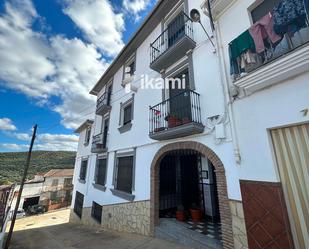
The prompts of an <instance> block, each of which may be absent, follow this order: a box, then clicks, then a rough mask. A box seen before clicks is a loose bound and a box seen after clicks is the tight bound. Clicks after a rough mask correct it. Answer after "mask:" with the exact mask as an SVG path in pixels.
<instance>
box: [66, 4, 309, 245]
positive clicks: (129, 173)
mask: <svg viewBox="0 0 309 249" xmlns="http://www.w3.org/2000/svg"><path fill="white" fill-rule="evenodd" d="M209 1H210V0H209ZM304 3H307V1H296V0H281V1H280V0H267V1H266V0H265V1H263V0H258V1H254V0H235V1H229V0H212V1H210V2H208V1H199V0H168V1H165V0H162V1H158V3H157V5H156V6H155V7H154V10H153V11H152V12H151V13H150V14H149V15H148V17H147V18H146V19H145V21H144V22H143V23H142V25H141V27H140V28H139V30H138V31H137V32H136V33H135V34H134V36H133V37H132V39H131V40H130V41H129V42H128V44H127V45H126V46H125V47H124V49H123V50H122V51H121V52H120V53H119V55H118V56H117V57H116V59H115V60H114V62H113V63H112V64H111V66H110V67H109V68H108V69H107V70H106V72H105V73H104V75H103V76H102V77H101V79H100V80H99V81H98V82H97V84H96V85H95V86H94V88H93V89H92V90H91V92H90V94H93V95H95V96H97V105H96V107H95V117H94V119H93V120H86V121H85V122H84V123H83V124H82V125H81V126H80V127H79V128H78V129H77V130H76V132H77V133H79V134H80V140H79V145H78V152H77V158H76V163H75V170H74V181H73V182H74V191H73V201H72V212H71V218H70V220H71V222H74V223H81V224H87V225H91V226H102V227H105V228H108V229H114V230H118V231H124V232H132V233H140V234H143V235H151V236H161V237H167V238H174V239H176V240H178V241H180V242H182V243H184V244H187V245H191V246H193V247H195V248H204V247H205V248H239V249H243V248H300V249H303V248H307V247H309V245H308V231H309V225H308V222H307V221H308V217H309V214H308V210H309V209H308V203H309V197H308V193H309V189H308V186H309V182H308V179H309V177H308V172H309V170H308V165H309V163H308V162H309V125H308V121H309V116H308V108H309V101H308V96H309V83H308V77H309V60H308V58H307V56H308V52H307V51H308V49H309V46H308V40H309V31H308V28H307V24H308V18H307V15H306V5H305V4H304ZM287 4H288V5H289V6H292V5H293V6H294V7H295V12H293V13H294V14H295V18H296V21H295V22H291V23H290V22H289V21H288V24H287V26H284V25H283V24H282V23H281V24H282V25H283V26H282V25H281V26H279V27H275V26H274V25H275V24H278V20H279V19H280V13H285V12H284V8H286V7H285V6H286V5H287ZM294 7H293V8H294ZM193 9H195V10H197V11H192V10H193ZM278 9H279V10H278ZM282 11H283V12H282ZM198 12H199V14H200V23H199V22H198V21H199V14H198ZM190 14H191V15H190ZM283 16H284V14H283ZM274 18H277V19H276V21H274ZM278 18H279V19H278ZM283 19H284V18H283ZM193 20H194V21H195V22H194V21H193ZM280 20H281V19H280ZM293 20H294V19H293ZM201 24H202V25H203V27H204V28H205V29H206V30H207V31H208V33H209V34H210V35H211V38H210V39H211V40H209V39H208V37H207V35H206V33H205V32H204V29H203V27H202V25H201ZM213 44H214V46H213ZM162 79H163V80H164V82H163V80H162ZM179 82H181V83H183V82H184V83H183V84H178V83H179ZM162 86H163V87H162ZM177 211H179V212H183V213H184V214H185V216H186V219H185V222H176V221H175V219H174V217H175V216H176V214H177ZM194 211H197V213H199V214H200V215H202V217H203V220H201V221H200V222H193V221H192V220H191V219H192V217H193V213H194Z"/></svg>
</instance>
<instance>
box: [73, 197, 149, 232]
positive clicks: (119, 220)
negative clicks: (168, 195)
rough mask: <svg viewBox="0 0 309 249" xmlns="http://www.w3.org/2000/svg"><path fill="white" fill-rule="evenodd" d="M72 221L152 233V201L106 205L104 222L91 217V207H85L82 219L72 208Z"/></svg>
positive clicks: (116, 229)
mask: <svg viewBox="0 0 309 249" xmlns="http://www.w3.org/2000/svg"><path fill="white" fill-rule="evenodd" d="M70 222H71V223H75V224H83V225H87V226H90V227H98V228H100V227H102V228H106V229H111V230H115V231H119V232H127V233H137V234H142V235H146V236H149V235H150V201H137V202H130V203H122V204H114V205H106V206H103V208H102V222H101V224H99V223H98V222H97V221H95V220H94V219H93V218H92V217H91V208H83V214H82V219H79V217H78V216H77V215H76V214H75V213H74V212H73V210H71V215H70Z"/></svg>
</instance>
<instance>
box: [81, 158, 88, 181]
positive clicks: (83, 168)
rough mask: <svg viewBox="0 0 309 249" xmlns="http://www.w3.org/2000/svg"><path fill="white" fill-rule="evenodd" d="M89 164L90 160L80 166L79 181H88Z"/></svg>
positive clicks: (84, 161)
mask: <svg viewBox="0 0 309 249" xmlns="http://www.w3.org/2000/svg"><path fill="white" fill-rule="evenodd" d="M87 164H88V160H83V161H82V163H81V166H80V172H79V179H80V180H82V181H85V180H86V174H87Z"/></svg>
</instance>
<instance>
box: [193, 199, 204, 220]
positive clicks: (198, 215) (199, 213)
mask: <svg viewBox="0 0 309 249" xmlns="http://www.w3.org/2000/svg"><path fill="white" fill-rule="evenodd" d="M190 214H191V218H192V220H193V221H194V222H199V221H201V220H202V210H201V209H200V208H199V207H198V206H197V205H196V204H195V203H193V204H192V206H191V208H190Z"/></svg>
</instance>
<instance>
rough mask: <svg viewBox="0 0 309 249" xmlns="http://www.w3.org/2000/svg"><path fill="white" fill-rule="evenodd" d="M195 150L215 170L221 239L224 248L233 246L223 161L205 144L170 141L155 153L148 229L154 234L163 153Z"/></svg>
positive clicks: (156, 221)
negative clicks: (207, 160) (206, 159)
mask: <svg viewBox="0 0 309 249" xmlns="http://www.w3.org/2000/svg"><path fill="white" fill-rule="evenodd" d="M186 149H189V150H195V151H197V152H199V153H201V154H202V155H203V156H204V157H206V158H208V159H209V160H210V161H211V163H212V164H213V166H214V168H215V172H216V180H217V190H218V199H219V212H220V218H221V226H222V241H223V246H224V248H229V249H230V248H231V249H232V248H234V242H233V230H232V215H231V210H230V205H229V199H228V195H227V184H226V177H225V170H224V166H223V163H222V162H221V160H220V159H219V157H218V156H217V155H216V154H215V152H213V151H212V150H211V149H210V148H208V147H207V146H206V145H204V144H201V143H198V142H193V141H183V142H175V143H170V144H167V145H165V146H163V147H162V148H161V149H159V151H158V152H157V153H156V154H155V156H154V158H153V160H152V163H151V186H150V189H151V194H150V229H151V233H152V234H153V235H154V233H155V226H156V225H158V224H159V184H160V182H159V181H160V177H159V176H160V162H161V160H162V159H163V157H164V156H165V155H167V154H168V153H169V152H171V151H174V150H186Z"/></svg>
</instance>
